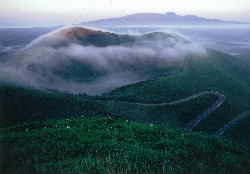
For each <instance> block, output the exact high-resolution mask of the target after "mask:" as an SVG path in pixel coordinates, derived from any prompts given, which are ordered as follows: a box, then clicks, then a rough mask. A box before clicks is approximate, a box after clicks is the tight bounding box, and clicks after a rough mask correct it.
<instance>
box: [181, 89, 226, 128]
mask: <svg viewBox="0 0 250 174" xmlns="http://www.w3.org/2000/svg"><path fill="white" fill-rule="evenodd" d="M209 94H213V95H216V96H218V97H219V99H218V100H217V101H216V102H215V103H214V104H213V105H211V106H210V107H208V108H207V109H206V110H205V111H203V112H202V113H201V114H199V115H198V116H197V117H196V118H195V119H193V120H192V121H190V122H189V123H188V124H187V126H186V128H185V130H187V131H190V130H192V129H193V127H194V126H195V125H197V124H198V123H199V122H200V121H201V120H203V119H204V118H205V117H206V116H207V115H209V114H210V113H211V112H213V111H214V110H215V109H216V108H218V107H219V106H220V105H221V104H222V103H223V102H224V100H225V96H224V95H222V94H220V93H218V92H209Z"/></svg>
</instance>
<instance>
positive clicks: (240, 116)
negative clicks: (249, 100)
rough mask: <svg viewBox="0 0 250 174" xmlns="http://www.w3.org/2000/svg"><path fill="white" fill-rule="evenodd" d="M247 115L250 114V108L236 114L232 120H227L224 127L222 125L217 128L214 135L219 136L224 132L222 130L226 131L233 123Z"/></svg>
mask: <svg viewBox="0 0 250 174" xmlns="http://www.w3.org/2000/svg"><path fill="white" fill-rule="evenodd" d="M247 116H250V110H249V111H246V112H244V113H242V114H240V115H238V116H237V117H235V118H234V119H233V120H231V121H229V122H228V123H227V124H226V125H225V126H224V127H222V128H221V129H219V130H218V131H217V132H216V133H215V134H214V136H216V137H220V136H221V135H222V134H224V132H226V131H227V130H228V129H229V128H231V127H232V126H233V125H235V124H236V123H237V122H238V121H240V120H241V119H244V118H246V117H247Z"/></svg>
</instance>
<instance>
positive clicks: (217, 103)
mask: <svg viewBox="0 0 250 174" xmlns="http://www.w3.org/2000/svg"><path fill="white" fill-rule="evenodd" d="M203 95H216V96H218V97H219V99H218V100H217V101H216V102H215V103H214V104H213V105H211V106H210V107H208V108H207V109H206V110H205V111H203V112H202V113H201V114H199V115H198V116H197V117H196V118H195V119H193V120H192V121H191V122H189V123H188V124H187V126H186V128H185V130H187V131H190V130H192V129H193V127H194V126H195V125H197V124H198V123H199V122H200V121H201V120H203V119H204V118H205V117H206V116H207V115H209V114H210V113H211V112H213V111H214V110H215V109H216V108H218V107H219V106H220V105H221V104H222V103H223V102H224V100H225V96H224V95H222V94H220V93H218V92H213V91H204V92H200V93H197V94H194V95H191V96H189V97H186V98H183V99H180V100H176V101H173V102H168V103H159V104H156V103H133V102H121V101H114V100H109V101H106V102H116V103H121V104H131V105H139V106H165V105H166V106H172V105H176V104H180V103H184V102H187V101H189V100H193V99H195V98H198V97H201V96H203ZM97 101H103V100H97Z"/></svg>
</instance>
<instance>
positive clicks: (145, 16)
mask: <svg viewBox="0 0 250 174" xmlns="http://www.w3.org/2000/svg"><path fill="white" fill-rule="evenodd" d="M183 24H184V25H194V24H203V25H204V24H248V23H246V22H237V21H224V20H219V19H208V18H203V17H199V16H196V15H184V16H182V15H178V14H176V13H174V12H167V13H165V14H160V13H136V14H130V15H126V16H121V17H117V18H106V19H99V20H93V21H87V22H82V23H79V25H90V26H99V25H183Z"/></svg>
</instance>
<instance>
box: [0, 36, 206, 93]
mask: <svg viewBox="0 0 250 174" xmlns="http://www.w3.org/2000/svg"><path fill="white" fill-rule="evenodd" d="M133 37H136V41H135V42H133V43H131V44H120V45H109V46H105V47H97V46H93V45H82V44H81V43H68V44H66V45H64V46H60V47H57V48H55V47H51V46H48V45H46V44H44V45H42V46H39V47H34V48H32V47H30V48H27V49H26V50H22V51H20V52H16V53H15V54H13V57H12V58H11V59H9V60H8V61H7V62H4V63H1V64H0V69H1V70H0V71H1V75H0V79H1V80H2V81H11V82H16V83H20V84H23V85H27V86H32V87H35V88H38V89H53V90H58V91H61V92H69V93H75V94H77V93H87V94H89V95H97V94H101V93H103V92H108V91H110V90H112V89H115V88H117V87H120V86H123V85H127V84H131V83H135V82H139V81H142V80H146V79H150V78H152V77H154V76H156V75H158V74H164V73H168V72H169V71H171V69H173V68H176V67H181V66H182V63H183V59H184V58H185V57H186V56H188V55H193V54H195V55H198V56H204V55H206V50H205V49H204V48H203V47H202V46H201V45H198V44H196V43H193V42H190V41H187V40H186V39H183V38H181V37H180V36H178V37H177V36H173V35H171V34H167V33H154V34H148V35H140V36H133Z"/></svg>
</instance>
